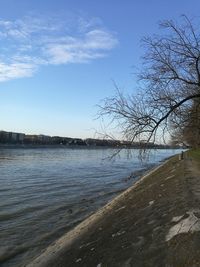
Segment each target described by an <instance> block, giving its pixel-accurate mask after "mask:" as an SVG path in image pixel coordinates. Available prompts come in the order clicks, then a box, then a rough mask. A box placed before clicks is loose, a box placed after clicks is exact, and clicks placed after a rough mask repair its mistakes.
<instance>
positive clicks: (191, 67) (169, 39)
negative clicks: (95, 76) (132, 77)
mask: <svg viewBox="0 0 200 267" xmlns="http://www.w3.org/2000/svg"><path fill="white" fill-rule="evenodd" d="M195 25H196V24H193V23H192V21H191V20H189V19H188V18H187V17H186V16H182V18H181V23H180V24H177V23H175V22H174V21H171V20H168V21H164V22H162V23H161V24H160V26H161V28H162V29H163V30H165V33H164V34H163V35H161V36H152V37H146V38H144V39H143V40H142V43H143V45H144V48H145V54H144V56H143V70H142V71H141V72H140V73H139V74H138V76H139V81H140V83H142V87H141V88H140V89H139V90H138V91H137V93H135V94H133V95H124V94H123V93H122V92H121V91H120V90H118V88H117V90H116V94H115V95H114V96H113V97H108V98H106V99H104V101H103V104H102V105H101V107H100V116H109V117H110V118H111V120H112V122H114V123H116V122H117V126H118V127H119V128H120V130H121V133H122V134H123V138H126V139H127V140H129V141H132V142H133V141H141V140H142V141H145V142H155V141H156V140H157V138H159V137H162V138H163V139H164V140H165V138H166V136H169V133H170V134H171V132H172V131H174V128H176V129H177V128H180V129H181V128H183V124H184V126H185V125H186V122H185V121H187V120H188V119H189V117H187V116H186V114H188V111H191V108H192V107H193V104H194V100H195V101H197V102H198V101H199V102H200V100H199V99H200V30H199V29H200V27H199V26H200V25H199V26H198V27H197V26H195ZM196 114H197V113H196ZM198 114H199V113H198ZM185 129H186V128H185ZM188 129H189V128H188Z"/></svg>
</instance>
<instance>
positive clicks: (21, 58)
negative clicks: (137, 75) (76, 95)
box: [0, 17, 118, 82]
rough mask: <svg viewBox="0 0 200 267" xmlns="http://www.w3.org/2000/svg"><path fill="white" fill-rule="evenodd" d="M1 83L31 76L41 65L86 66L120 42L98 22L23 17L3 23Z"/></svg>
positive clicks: (0, 30)
mask: <svg viewBox="0 0 200 267" xmlns="http://www.w3.org/2000/svg"><path fill="white" fill-rule="evenodd" d="M0 43H1V46H0V47H1V48H0V82H2V81H7V80H11V79H15V78H21V77H30V76H32V75H33V74H34V73H35V71H37V70H38V68H39V67H40V66H44V65H60V64H70V63H87V62H90V61H92V60H95V59H98V58H102V57H105V56H107V55H108V51H109V50H111V49H113V48H114V47H115V46H116V45H117V43H118V40H117V38H116V36H115V34H113V33H112V32H110V31H108V30H107V29H105V28H104V27H103V26H102V23H101V22H100V20H99V19H96V18H95V19H91V20H86V19H83V18H82V17H76V18H75V17H74V18H73V19H72V18H70V20H67V19H66V20H61V19H58V18H51V19H49V18H44V17H24V18H23V19H20V20H15V21H8V20H0Z"/></svg>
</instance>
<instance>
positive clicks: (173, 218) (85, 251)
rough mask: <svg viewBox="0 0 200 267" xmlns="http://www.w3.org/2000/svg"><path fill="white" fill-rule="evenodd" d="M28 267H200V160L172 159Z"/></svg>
mask: <svg viewBox="0 0 200 267" xmlns="http://www.w3.org/2000/svg"><path fill="white" fill-rule="evenodd" d="M27 266H28V267H47V266H48V267H65V266H66V267H73V266H81V267H90V266H91V267H115V266H116V267H117V266H119V267H123V266H124V267H129V266H134V267H140V266H141V267H144V266H152V267H156V266H162V267H163V266H166V267H171V266H177V267H180V266H181V267H183V266H188V267H193V266H194V267H198V266H200V167H199V162H198V160H197V159H196V158H195V157H194V156H193V155H192V153H185V157H184V159H183V160H179V159H178V156H175V157H173V158H171V159H169V160H168V161H167V162H165V163H163V164H162V165H161V166H160V167H158V168H156V169H154V170H153V171H152V172H150V173H148V174H147V175H146V176H144V177H143V178H142V179H140V180H139V181H138V182H137V183H136V184H134V185H133V186H132V187H131V188H129V189H128V190H126V191H125V192H124V193H122V194H121V195H119V196H118V197H116V198H115V199H114V200H113V201H112V202H110V203H109V204H107V205H106V206H105V207H103V208H102V209H101V210H99V211H98V212H97V213H95V214H93V215H92V216H90V217H89V218H88V219H86V220H85V221H83V222H82V223H81V224H80V225H78V226H77V227H75V228H74V229H73V230H72V231H70V232H69V233H67V234H66V235H64V236H63V237H62V238H60V239H59V240H58V241H56V242H55V243H54V244H52V245H51V246H50V247H48V248H47V249H46V250H45V251H44V252H43V253H42V254H41V255H40V256H39V257H38V258H36V259H35V260H34V261H32V262H31V263H30V264H28V265H27Z"/></svg>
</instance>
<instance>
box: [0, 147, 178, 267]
mask: <svg viewBox="0 0 200 267" xmlns="http://www.w3.org/2000/svg"><path fill="white" fill-rule="evenodd" d="M113 153H114V150H113V149H105V148H104V149H78V148H77V149H69V148H68V149H62V148H60V149H59V148H43V149H41V148H37V149H33V148H32V149H19V148H18V149H14V148H13V149H2V148H1V149H0V265H1V266H2V267H10V266H14V267H17V266H20V267H21V266H23V265H24V264H26V263H28V262H30V261H31V259H32V258H33V257H35V256H37V255H38V254H39V253H40V252H41V251H42V250H43V249H44V248H46V247H47V246H48V245H49V244H51V243H52V242H53V241H55V240H56V239H57V238H59V237H60V236H62V235H63V234H64V233H66V232H67V231H69V230H70V229H72V228H73V227H74V226H75V225H77V224H78V223H79V222H80V221H82V220H83V219H84V218H86V217H87V216H88V215H90V214H91V213H93V212H95V211H96V210H97V209H98V208H99V207H101V206H103V205H104V204H106V203H107V202H108V201H109V200H111V199H112V198H113V197H115V196H116V195H117V194H119V193H120V192H122V191H123V190H125V189H126V188H128V187H129V186H131V185H132V184H133V183H134V181H136V180H137V179H138V178H139V177H140V176H141V174H142V173H144V171H147V170H148V169H150V168H152V167H153V166H155V165H158V164H159V163H160V161H162V160H163V159H165V158H167V157H169V156H171V155H174V154H176V153H180V150H156V151H152V152H151V154H150V157H149V160H148V161H147V162H142V161H140V159H139V158H138V150H134V149H132V150H122V151H121V152H120V153H119V154H117V156H116V157H114V158H113V159H111V158H110V156H111V155H112V154H113Z"/></svg>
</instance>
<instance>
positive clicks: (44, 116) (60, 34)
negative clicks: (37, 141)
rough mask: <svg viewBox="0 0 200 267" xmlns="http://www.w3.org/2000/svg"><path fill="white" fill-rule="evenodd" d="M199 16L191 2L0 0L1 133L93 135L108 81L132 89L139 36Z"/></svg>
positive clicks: (140, 51) (140, 50) (198, 5)
mask: <svg viewBox="0 0 200 267" xmlns="http://www.w3.org/2000/svg"><path fill="white" fill-rule="evenodd" d="M199 10H200V2H199V1H197V0H190V1H188V0H187V1H186V0H182V1H181V0H177V1H175V0H168V1H167V0H163V1H161V0H123V1H122V0H0V123H1V125H0V129H2V130H7V131H16V132H24V133H36V134H41V133H43V134H47V135H60V136H71V137H82V138H86V137H93V136H94V133H95V130H97V131H98V130H99V125H100V122H99V121H98V120H95V115H96V112H97V107H96V105H97V104H99V103H100V101H101V99H103V98H105V97H106V96H111V95H112V94H113V93H114V91H115V88H114V86H113V82H112V80H114V81H115V82H116V83H117V84H118V85H119V87H121V88H122V89H123V90H124V91H127V92H133V91H134V90H136V88H137V81H136V77H135V76H134V75H133V72H134V70H135V68H142V65H141V59H140V58H141V56H142V54H143V48H142V47H141V45H140V40H141V38H142V37H143V36H146V35H152V34H154V33H159V31H160V30H159V27H158V22H159V21H161V20H164V19H175V20H179V19H180V15H181V14H186V15H188V16H189V17H192V18H193V17H194V18H196V17H199ZM199 21H200V17H199Z"/></svg>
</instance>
